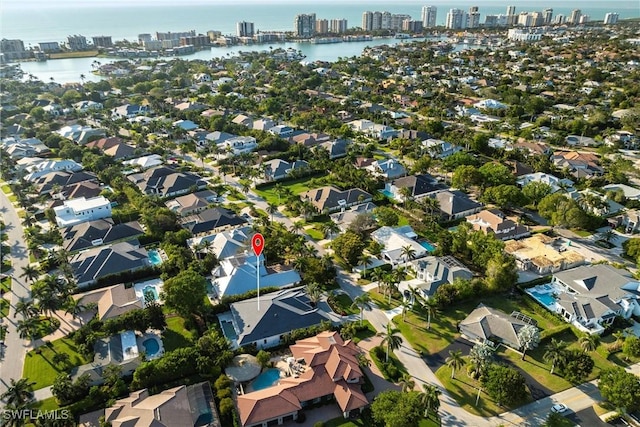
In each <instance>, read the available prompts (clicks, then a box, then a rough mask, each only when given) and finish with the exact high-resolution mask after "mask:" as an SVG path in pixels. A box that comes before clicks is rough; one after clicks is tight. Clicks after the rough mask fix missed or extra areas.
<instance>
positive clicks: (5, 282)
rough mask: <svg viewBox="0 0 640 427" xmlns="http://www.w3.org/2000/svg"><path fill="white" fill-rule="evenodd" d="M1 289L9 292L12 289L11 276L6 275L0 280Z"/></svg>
mask: <svg viewBox="0 0 640 427" xmlns="http://www.w3.org/2000/svg"><path fill="white" fill-rule="evenodd" d="M0 290H1V291H2V293H4V292H9V291H10V290H11V277H5V278H4V279H2V280H0Z"/></svg>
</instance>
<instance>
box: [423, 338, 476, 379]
mask: <svg viewBox="0 0 640 427" xmlns="http://www.w3.org/2000/svg"><path fill="white" fill-rule="evenodd" d="M472 348H473V343H472V342H471V341H467V340H466V339H464V338H461V337H459V338H456V339H455V341H454V342H452V343H451V344H449V345H448V346H447V347H446V348H445V349H444V350H441V351H439V352H438V353H435V354H430V355H429V356H425V357H424V360H425V362H427V366H429V368H430V369H431V370H432V371H433V372H435V371H437V370H438V369H440V367H441V366H442V365H444V364H445V360H446V359H447V357H449V352H450V351H457V350H460V351H461V352H462V355H463V356H468V355H469V352H470V351H471V349H472Z"/></svg>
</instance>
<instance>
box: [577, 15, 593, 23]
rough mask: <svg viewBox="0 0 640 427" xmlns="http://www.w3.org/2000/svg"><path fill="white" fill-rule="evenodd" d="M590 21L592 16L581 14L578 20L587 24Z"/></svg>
mask: <svg viewBox="0 0 640 427" xmlns="http://www.w3.org/2000/svg"><path fill="white" fill-rule="evenodd" d="M589 21H591V17H590V16H589V15H580V20H579V21H578V24H586V23H587V22H589Z"/></svg>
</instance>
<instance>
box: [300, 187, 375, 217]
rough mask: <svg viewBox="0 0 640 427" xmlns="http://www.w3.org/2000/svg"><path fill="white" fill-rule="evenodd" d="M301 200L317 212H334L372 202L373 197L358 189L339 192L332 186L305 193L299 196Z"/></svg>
mask: <svg viewBox="0 0 640 427" xmlns="http://www.w3.org/2000/svg"><path fill="white" fill-rule="evenodd" d="M300 198H301V199H302V200H308V201H310V202H311V203H312V204H313V206H315V208H316V209H317V210H318V211H319V212H324V213H328V212H334V211H337V210H340V209H346V208H348V207H350V206H353V205H357V204H360V203H364V202H370V201H371V200H373V196H372V195H371V194H369V193H367V192H366V191H364V190H361V189H359V188H352V189H349V190H344V191H342V190H339V189H337V188H336V187H333V186H325V187H320V188H315V189H313V190H309V191H305V192H304V193H302V194H300Z"/></svg>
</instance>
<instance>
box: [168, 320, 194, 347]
mask: <svg viewBox="0 0 640 427" xmlns="http://www.w3.org/2000/svg"><path fill="white" fill-rule="evenodd" d="M162 343H163V345H164V349H165V351H173V350H175V349H177V348H181V347H189V346H191V345H193V335H192V334H191V332H190V331H188V330H186V329H185V327H184V319H183V318H182V317H179V316H174V317H167V329H165V330H164V332H163V333H162Z"/></svg>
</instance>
